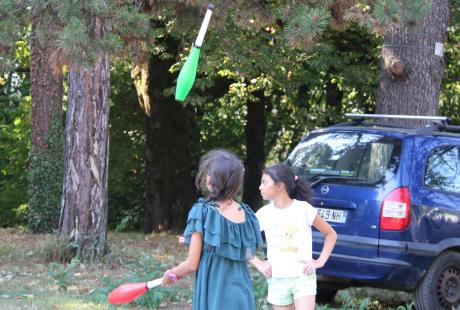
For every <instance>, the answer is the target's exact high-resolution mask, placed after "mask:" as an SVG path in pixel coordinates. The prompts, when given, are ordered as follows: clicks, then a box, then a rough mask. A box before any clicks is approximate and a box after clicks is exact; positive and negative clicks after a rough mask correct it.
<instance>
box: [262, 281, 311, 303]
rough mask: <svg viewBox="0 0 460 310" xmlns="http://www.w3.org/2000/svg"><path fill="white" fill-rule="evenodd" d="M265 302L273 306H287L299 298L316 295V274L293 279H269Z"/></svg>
mask: <svg viewBox="0 0 460 310" xmlns="http://www.w3.org/2000/svg"><path fill="white" fill-rule="evenodd" d="M267 281H268V296H267V301H268V302H269V303H271V304H272V305H275V306H287V305H290V304H292V303H294V300H295V299H297V298H299V297H304V296H312V295H316V274H315V273H313V274H311V275H309V276H307V275H301V276H299V277H294V278H269V279H268V280H267Z"/></svg>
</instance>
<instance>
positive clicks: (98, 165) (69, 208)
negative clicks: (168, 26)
mask: <svg viewBox="0 0 460 310" xmlns="http://www.w3.org/2000/svg"><path fill="white" fill-rule="evenodd" d="M102 33H103V25H102V22H101V20H100V19H99V18H96V19H95V34H96V35H99V36H100V35H102ZM109 74H110V71H109V59H108V56H106V55H104V56H101V57H99V58H98V59H96V61H95V62H94V64H93V65H92V66H91V67H88V68H84V67H82V68H74V69H71V70H70V71H69V92H68V105H67V119H66V140H65V177H64V192H63V196H62V209H61V218H60V223H59V230H60V235H61V236H65V237H66V238H68V239H69V241H70V242H73V244H75V246H76V250H77V256H79V257H81V258H82V259H83V260H97V259H98V258H100V257H101V256H102V255H104V254H105V252H106V248H107V245H106V232H107V172H108V152H109V150H108V136H109V135H108V130H109V128H108V123H109V122H108V120H109V102H108V99H109Z"/></svg>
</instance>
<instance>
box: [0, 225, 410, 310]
mask: <svg viewBox="0 0 460 310" xmlns="http://www.w3.org/2000/svg"><path fill="white" fill-rule="evenodd" d="M108 243H109V248H110V252H109V254H108V255H107V256H106V257H105V258H104V259H103V260H102V261H101V262H99V263H92V264H91V263H90V264H83V263H81V262H79V261H75V260H74V261H73V262H70V263H69V262H63V261H62V260H61V256H62V255H61V254H62V253H61V252H60V251H61V250H60V249H61V246H62V245H61V244H59V242H58V240H57V239H56V237H55V236H53V235H49V234H36V235H33V234H30V233H27V232H25V231H21V230H19V229H0V310H3V309H72V310H74V309H117V308H122V309H191V307H190V303H191V296H192V287H193V277H192V276H190V277H186V278H185V279H183V280H181V281H180V282H178V284H177V285H175V286H174V287H172V288H162V287H160V288H155V289H153V290H152V291H150V292H147V293H146V294H144V295H143V296H142V297H140V298H138V299H137V300H136V301H135V302H133V303H130V304H128V305H124V306H122V307H120V306H118V307H115V306H110V305H109V304H108V303H107V294H108V293H109V292H110V291H111V290H113V289H114V288H115V287H117V286H118V285H120V284H122V283H125V282H142V281H147V280H150V279H153V278H157V277H160V276H161V275H162V274H163V271H164V270H166V269H167V268H169V267H171V266H173V265H174V264H177V263H178V262H180V261H181V260H182V259H184V258H185V256H186V249H185V248H184V247H183V246H181V245H179V243H178V237H177V236H176V235H172V234H166V233H163V234H148V235H144V234H140V233H109V235H108ZM252 276H253V280H254V287H255V294H256V297H257V303H258V307H259V309H269V307H268V306H267V304H266V302H265V299H264V297H265V290H266V285H265V282H264V280H263V279H262V277H261V276H260V275H258V274H257V273H256V272H255V270H252ZM366 298H367V299H366ZM410 303H411V295H410V294H407V293H404V292H391V291H387V290H378V289H370V288H355V289H348V290H344V291H340V292H339V293H338V294H337V296H336V298H335V301H334V303H333V304H332V305H318V307H317V309H322V310H326V309H355V308H356V309H359V308H360V307H363V306H364V308H363V309H396V308H397V309H406V308H407V309H409V308H410V306H409V305H410ZM366 304H367V306H365V305H366Z"/></svg>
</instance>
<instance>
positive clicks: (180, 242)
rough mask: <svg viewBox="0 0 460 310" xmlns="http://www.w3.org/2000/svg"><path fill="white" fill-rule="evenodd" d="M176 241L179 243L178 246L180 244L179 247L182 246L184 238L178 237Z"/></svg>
mask: <svg viewBox="0 0 460 310" xmlns="http://www.w3.org/2000/svg"><path fill="white" fill-rule="evenodd" d="M178 239H179V240H178V241H179V244H180V245H183V244H184V242H185V238H184V236H182V235H181V236H178Z"/></svg>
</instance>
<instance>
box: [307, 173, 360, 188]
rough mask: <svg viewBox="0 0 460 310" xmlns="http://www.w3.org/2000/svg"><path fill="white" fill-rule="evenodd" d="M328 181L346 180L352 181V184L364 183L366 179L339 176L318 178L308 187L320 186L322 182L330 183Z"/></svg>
mask: <svg viewBox="0 0 460 310" xmlns="http://www.w3.org/2000/svg"><path fill="white" fill-rule="evenodd" d="M330 180H347V181H354V182H366V183H367V180H366V179H363V178H356V177H347V176H340V175H334V176H323V177H319V178H318V179H317V180H316V181H314V182H312V183H310V187H314V186H315V185H317V184H321V183H323V182H324V181H330Z"/></svg>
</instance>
